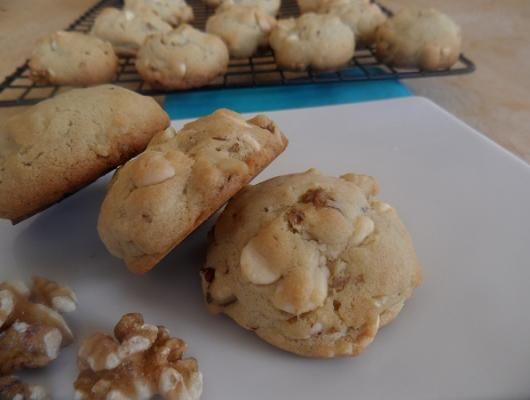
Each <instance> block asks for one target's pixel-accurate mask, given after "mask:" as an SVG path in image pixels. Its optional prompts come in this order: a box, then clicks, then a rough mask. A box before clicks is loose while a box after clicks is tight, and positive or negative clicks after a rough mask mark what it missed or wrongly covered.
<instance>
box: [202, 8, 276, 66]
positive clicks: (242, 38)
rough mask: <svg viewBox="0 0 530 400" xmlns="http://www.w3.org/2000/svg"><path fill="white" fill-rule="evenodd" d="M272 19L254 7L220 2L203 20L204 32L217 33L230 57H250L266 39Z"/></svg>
mask: <svg viewBox="0 0 530 400" xmlns="http://www.w3.org/2000/svg"><path fill="white" fill-rule="evenodd" d="M275 24H276V20H275V19H274V17H271V16H270V15H268V14H267V13H266V12H265V11H263V10H261V9H259V8H256V7H247V6H239V5H224V4H223V5H221V6H219V7H218V8H217V10H216V12H215V14H214V15H212V16H211V17H210V18H208V21H207V22H206V32H208V33H211V34H213V35H217V36H219V37H220V38H221V39H223V41H224V42H225V44H226V45H227V46H228V51H229V52H230V55H231V56H232V57H234V58H248V57H251V56H252V55H253V54H254V53H255V52H256V50H257V49H258V47H259V46H266V45H268V43H269V34H270V31H271V30H272V28H273V27H274V25H275Z"/></svg>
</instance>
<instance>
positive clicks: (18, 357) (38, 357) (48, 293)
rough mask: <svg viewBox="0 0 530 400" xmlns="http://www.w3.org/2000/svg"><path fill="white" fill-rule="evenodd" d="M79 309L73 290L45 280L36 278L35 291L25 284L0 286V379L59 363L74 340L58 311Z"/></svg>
mask: <svg viewBox="0 0 530 400" xmlns="http://www.w3.org/2000/svg"><path fill="white" fill-rule="evenodd" d="M76 305H77V299H76V297H75V294H74V293H73V292H72V291H71V290H70V289H69V288H67V287H63V286H60V285H59V284H57V283H56V282H53V281H50V280H48V279H45V278H41V277H35V278H34V279H33V285H32V287H31V290H30V289H29V288H28V287H27V286H26V285H25V284H24V283H23V282H19V281H6V282H0V375H5V374H10V373H12V372H13V371H16V370H18V369H21V368H38V367H44V366H46V365H48V364H49V363H50V362H51V361H53V360H55V359H56V358H57V356H58V354H59V350H60V348H61V347H64V346H66V345H68V344H70V343H71V342H72V340H73V335H72V331H71V330H70V328H69V327H68V325H67V323H66V321H65V320H64V319H63V317H62V316H61V315H60V314H59V313H58V311H59V312H71V311H74V310H75V308H76Z"/></svg>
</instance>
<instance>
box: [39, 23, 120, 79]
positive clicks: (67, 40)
mask: <svg viewBox="0 0 530 400" xmlns="http://www.w3.org/2000/svg"><path fill="white" fill-rule="evenodd" d="M29 69H30V76H31V79H32V80H33V81H35V82H38V83H46V84H55V85H72V86H81V85H96V84H101V83H106V82H110V81H111V80H112V78H113V77H114V74H115V73H116V70H117V69H118V57H116V54H115V53H114V50H113V49H112V45H111V44H110V43H108V42H105V41H103V40H101V39H99V38H97V37H94V36H90V35H85V34H82V33H79V32H65V31H58V32H54V33H52V34H51V35H49V36H48V37H46V38H44V39H42V40H40V41H39V42H38V43H37V45H36V46H35V48H34V49H33V52H32V54H31V58H30V60H29Z"/></svg>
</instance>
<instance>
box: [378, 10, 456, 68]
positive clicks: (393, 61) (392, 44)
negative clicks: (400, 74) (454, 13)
mask: <svg viewBox="0 0 530 400" xmlns="http://www.w3.org/2000/svg"><path fill="white" fill-rule="evenodd" d="M461 48H462V35H461V32H460V28H459V27H458V25H456V24H455V23H454V22H453V20H452V19H451V18H449V17H448V16H447V15H445V14H442V13H441V12H439V11H437V10H434V9H432V8H428V9H418V8H406V9H402V10H400V11H399V12H397V13H396V14H395V15H394V16H393V17H391V18H389V19H388V20H387V21H386V22H385V23H384V24H382V25H381V26H380V27H379V28H378V29H377V32H376V54H377V56H378V57H379V58H380V59H381V60H382V61H383V62H384V63H387V64H390V65H394V66H397V67H405V68H406V67H419V68H421V69H424V70H437V69H444V68H450V67H451V66H452V65H453V64H454V63H456V62H457V61H458V57H459V55H460V50H461Z"/></svg>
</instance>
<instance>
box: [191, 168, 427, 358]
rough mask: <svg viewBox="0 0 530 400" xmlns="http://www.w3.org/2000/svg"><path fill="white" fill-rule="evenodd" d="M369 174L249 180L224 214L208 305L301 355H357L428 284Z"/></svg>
mask: <svg viewBox="0 0 530 400" xmlns="http://www.w3.org/2000/svg"><path fill="white" fill-rule="evenodd" d="M377 191H378V187H377V184H376V183H375V181H374V180H373V178H371V177H369V176H366V175H354V174H347V175H344V176H342V177H340V178H335V177H328V176H323V175H321V174H320V173H318V172H317V171H315V170H309V171H307V172H305V173H300V174H293V175H285V176H280V177H276V178H273V179H270V180H268V181H265V182H263V183H260V184H258V185H255V186H249V187H247V188H245V189H244V190H243V191H241V192H240V193H239V194H238V195H237V196H235V197H234V198H233V199H232V200H231V201H230V202H229V203H228V205H227V207H226V208H225V210H224V211H223V213H222V214H221V216H220V217H219V219H218V221H217V223H216V224H215V227H214V228H213V233H211V234H210V244H209V248H208V253H207V260H206V264H205V267H204V268H203V269H202V271H201V276H202V284H203V291H204V295H205V299H206V303H207V305H208V307H209V309H210V311H212V312H222V313H225V314H227V315H228V316H230V317H231V318H232V319H234V320H235V321H236V322H237V323H238V324H239V325H241V326H242V327H244V328H246V329H249V330H252V331H254V332H255V333H256V334H257V335H258V336H259V337H260V338H262V339H264V340H265V341H267V342H269V343H271V344H272V345H274V346H276V347H279V348H281V349H283V350H287V351H290V352H293V353H296V354H299V355H302V356H308V357H338V356H355V355H357V354H359V353H360V352H361V351H362V350H363V349H364V348H366V346H368V345H369V344H370V343H371V342H372V341H373V339H374V337H375V335H376V334H377V332H378V330H379V328H380V327H382V326H383V325H385V324H387V323H388V322H390V321H391V320H393V319H394V318H395V317H396V316H397V315H398V313H399V312H400V310H401V308H402V307H403V304H404V302H405V300H406V299H407V298H409V297H410V296H411V294H412V290H413V288H415V287H416V286H417V285H418V284H419V283H420V281H421V267H420V264H419V262H418V260H417V258H416V254H415V251H414V248H413V245H412V241H411V238H410V236H409V234H408V232H407V230H406V229H405V227H404V225H403V224H402V222H401V221H400V219H399V217H398V215H397V213H396V211H395V210H394V209H393V208H392V207H391V206H389V205H388V204H386V203H382V202H380V201H379V200H377V199H376V198H375V195H376V194H377Z"/></svg>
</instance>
